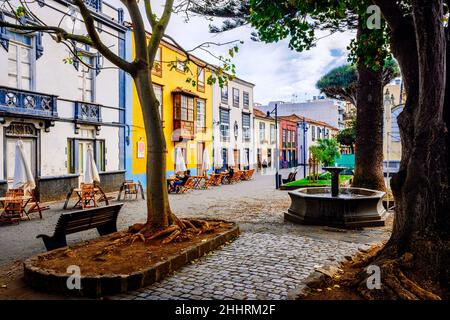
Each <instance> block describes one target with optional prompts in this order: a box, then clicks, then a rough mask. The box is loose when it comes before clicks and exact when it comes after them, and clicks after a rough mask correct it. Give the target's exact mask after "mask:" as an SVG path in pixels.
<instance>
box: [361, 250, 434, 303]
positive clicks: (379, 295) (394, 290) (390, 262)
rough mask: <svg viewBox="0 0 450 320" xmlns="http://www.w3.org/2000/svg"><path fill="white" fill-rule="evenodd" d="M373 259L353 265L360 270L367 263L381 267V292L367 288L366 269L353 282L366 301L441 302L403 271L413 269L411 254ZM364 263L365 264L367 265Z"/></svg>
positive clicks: (381, 256) (369, 258) (371, 257)
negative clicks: (420, 300)
mask: <svg viewBox="0 0 450 320" xmlns="http://www.w3.org/2000/svg"><path fill="white" fill-rule="evenodd" d="M373 258H374V256H373V255H372V256H370V257H368V258H367V259H364V261H361V262H358V263H355V264H354V265H352V267H356V268H358V267H363V266H367V262H369V263H370V264H374V265H378V266H379V267H380V270H381V283H382V284H381V290H369V289H368V288H367V283H366V281H367V273H366V272H365V268H364V270H363V271H361V272H360V273H359V275H358V276H357V280H356V281H354V282H353V285H354V284H356V285H357V290H358V292H359V293H360V294H361V295H362V296H363V297H364V298H365V299H369V300H373V299H401V300H419V299H423V300H441V298H440V297H439V296H438V295H436V294H434V293H433V292H431V291H428V290H426V289H424V288H422V287H421V286H419V285H418V284H417V283H416V282H414V281H412V280H411V279H409V278H408V277H407V276H406V275H405V273H404V272H403V271H402V268H403V269H411V268H412V267H413V255H412V254H411V253H405V254H404V255H403V256H401V257H400V258H396V259H395V258H394V259H390V258H385V257H384V256H383V255H380V257H378V258H377V259H373ZM372 261H373V262H372ZM362 262H365V264H363V263H362Z"/></svg>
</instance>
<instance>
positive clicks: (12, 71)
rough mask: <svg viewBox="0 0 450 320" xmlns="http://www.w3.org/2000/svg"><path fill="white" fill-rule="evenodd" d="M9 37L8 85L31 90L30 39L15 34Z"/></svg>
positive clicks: (33, 62)
mask: <svg viewBox="0 0 450 320" xmlns="http://www.w3.org/2000/svg"><path fill="white" fill-rule="evenodd" d="M8 35H9V37H10V41H9V50H8V85H9V86H10V87H13V88H17V89H23V90H33V89H34V88H33V73H34V70H33V68H34V65H35V57H34V52H33V50H32V41H33V40H32V38H31V37H29V36H26V35H22V34H18V33H15V32H8Z"/></svg>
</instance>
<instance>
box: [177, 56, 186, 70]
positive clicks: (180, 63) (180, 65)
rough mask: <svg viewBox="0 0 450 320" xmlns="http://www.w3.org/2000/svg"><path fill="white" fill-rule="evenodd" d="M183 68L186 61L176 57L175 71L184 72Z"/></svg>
mask: <svg viewBox="0 0 450 320" xmlns="http://www.w3.org/2000/svg"><path fill="white" fill-rule="evenodd" d="M185 69H186V63H185V62H184V61H183V60H181V59H179V58H177V71H180V72H184V71H185Z"/></svg>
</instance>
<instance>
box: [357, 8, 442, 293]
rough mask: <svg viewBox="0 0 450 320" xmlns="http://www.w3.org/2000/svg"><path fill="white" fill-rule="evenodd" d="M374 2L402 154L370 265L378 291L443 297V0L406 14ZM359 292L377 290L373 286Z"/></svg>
mask: <svg viewBox="0 0 450 320" xmlns="http://www.w3.org/2000/svg"><path fill="white" fill-rule="evenodd" d="M375 3H376V4H379V5H380V7H381V10H382V12H383V15H384V16H385V18H386V20H387V21H388V23H389V26H390V28H391V49H392V52H393V54H394V56H395V57H396V59H397V60H398V62H399V65H400V68H401V70H402V75H403V79H404V83H405V88H406V91H407V100H406V104H405V108H404V111H403V112H402V113H401V114H400V116H399V119H398V121H399V127H400V134H401V138H402V161H401V165H400V170H399V172H398V174H396V175H394V176H393V178H392V190H393V193H394V198H395V204H396V208H395V219H394V229H393V233H392V236H391V238H390V240H389V242H388V243H387V244H386V246H385V248H384V249H383V251H381V253H380V254H379V255H378V256H377V257H376V259H375V261H374V262H372V263H371V264H376V265H379V266H380V267H381V271H382V281H383V287H382V288H383V289H384V290H383V292H384V294H392V292H393V291H394V293H395V294H397V297H401V298H405V299H414V298H422V299H434V298H436V296H434V295H433V294H432V293H429V292H427V291H426V290H428V291H434V292H436V293H438V294H443V295H444V297H446V295H447V298H448V293H449V291H448V290H449V280H450V272H449V270H450V268H449V265H450V241H449V238H450V194H449V180H450V169H449V166H450V164H449V163H450V154H449V152H450V145H449V132H448V128H449V125H450V121H449V109H450V86H448V85H446V83H450V82H448V81H450V80H449V79H450V68H449V67H450V66H448V65H447V63H446V61H447V59H448V58H450V54H449V52H448V40H447V39H446V38H445V34H444V28H443V25H442V18H443V7H442V0H414V1H412V4H413V6H412V8H413V14H412V16H410V15H404V14H403V13H402V12H401V10H400V9H399V7H398V6H397V4H395V3H394V2H391V1H390V0H386V1H384V0H375ZM407 277H409V278H410V279H412V280H413V281H414V282H416V283H418V284H419V285H421V286H422V288H426V290H423V289H422V288H420V287H417V286H415V285H413V284H412V283H411V282H410V281H409V280H408V278H407ZM362 287H363V284H362ZM366 293H367V294H368V295H369V296H371V295H374V294H375V295H376V293H373V290H372V291H371V290H369V291H367V290H366ZM383 297H384V298H385V296H383Z"/></svg>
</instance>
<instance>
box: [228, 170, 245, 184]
mask: <svg viewBox="0 0 450 320" xmlns="http://www.w3.org/2000/svg"><path fill="white" fill-rule="evenodd" d="M242 174H243V172H242V171H235V172H234V174H233V176H232V177H231V181H230V183H236V182H239V181H240V180H241V177H242Z"/></svg>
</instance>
